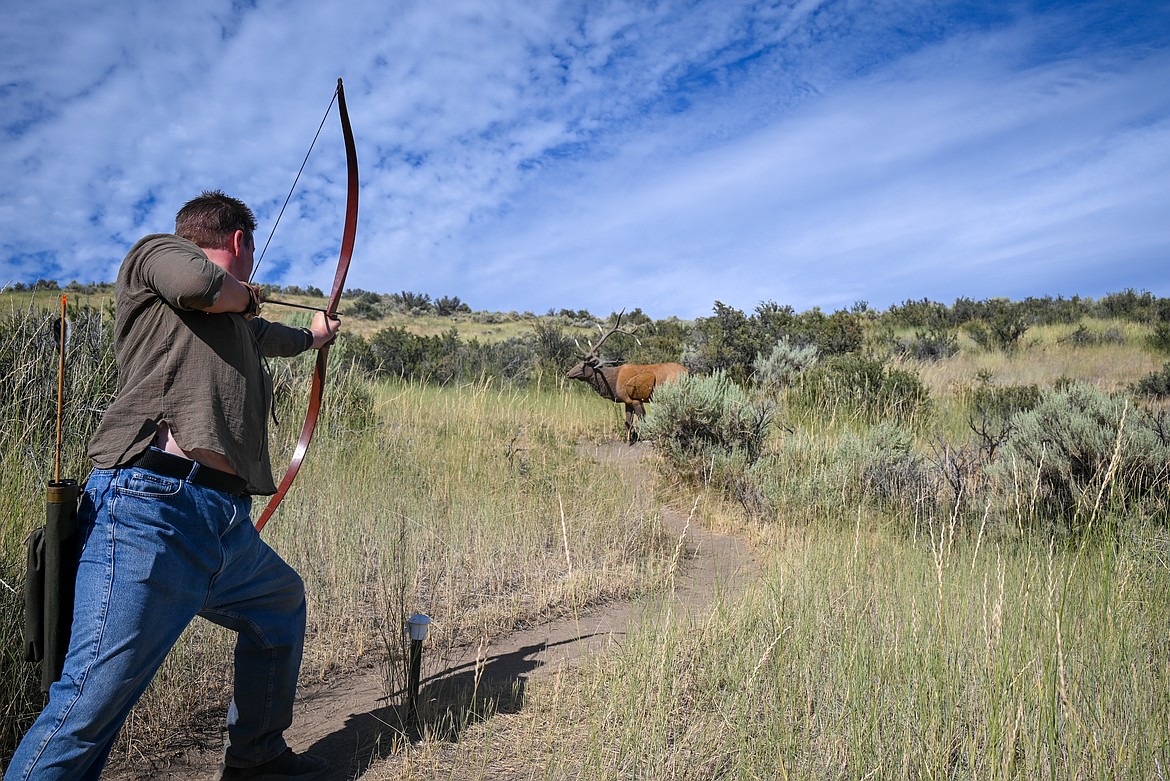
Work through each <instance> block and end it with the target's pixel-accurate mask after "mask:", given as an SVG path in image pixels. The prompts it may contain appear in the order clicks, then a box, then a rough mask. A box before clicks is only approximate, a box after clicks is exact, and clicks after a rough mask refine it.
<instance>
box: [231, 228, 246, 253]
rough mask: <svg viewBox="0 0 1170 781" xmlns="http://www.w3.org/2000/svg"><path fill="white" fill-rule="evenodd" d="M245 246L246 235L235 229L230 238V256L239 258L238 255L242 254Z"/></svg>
mask: <svg viewBox="0 0 1170 781" xmlns="http://www.w3.org/2000/svg"><path fill="white" fill-rule="evenodd" d="M247 244H248V237H247V235H245V234H244V231H242V230H240V229H238V228H237V229H236V232H235V233H233V234H232V238H231V250H232V254H233V255H235V256H236V257H237V258H238V257H240V255H243V254H244V247H245V246H247Z"/></svg>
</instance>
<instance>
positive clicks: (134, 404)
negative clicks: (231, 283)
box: [89, 234, 313, 494]
mask: <svg viewBox="0 0 1170 781" xmlns="http://www.w3.org/2000/svg"><path fill="white" fill-rule="evenodd" d="M226 276H227V272H226V271H224V270H223V269H221V268H220V267H219V266H216V265H215V264H214V263H212V262H211V261H210V260H208V258H207V255H206V254H204V252H203V250H201V249H199V247H197V246H196V245H195V244H193V243H191V242H189V241H187V240H186V239H182V238H179V237H178V236H173V235H170V234H155V235H152V236H147V237H146V238H144V239H142V240H141V241H139V242H138V243H137V244H136V245H134V248H133V249H131V250H130V253H129V254H128V255H127V256H126V259H125V260H124V261H122V267H121V269H120V270H119V271H118V281H117V284H116V285H115V305H116V312H115V342H114V353H115V358H116V360H117V364H118V394H117V398H115V399H114V401H113V403H112V404H110V406H109V407H108V408H107V409H106V411H105V413H104V415H103V416H102V422H101V424H100V425H99V426H98V429H97V432H96V433H95V434H94V436H93V439H92V440H90V443H89V456H90V458H91V459H92V460H93V463H94V465H95V466H97V467H98V468H99V469H114V468H116V467H119V466H124V465H126V464H128V463H131V462H133V461H134V460H135V459H136V458H138V456H140V455H141V454H142V453H143V452H145V451H146V449H147V448H148V447H150V446H151V445H152V444H153V443H154V440H155V435H156V434H157V433H158V429H159V425H160V424H161V423H162V422H164V421H165V422H166V423H167V425H168V426H169V427H170V429H171V434H172V435H173V436H174V438H175V441H176V442H178V443H179V445H180V446H181V447H182V448H183V449H184V450H188V451H190V450H195V449H206V450H212V451H214V452H216V453H222V454H223V455H224V456H226V457H227V459H228V462H229V463H230V464H231V465H232V467H233V468H234V469H235V470H236V473H237V474H238V475H240V477H243V478H244V479H245V480H246V481H247V488H246V491H247V492H248V493H250V494H272V493H275V492H276V485H275V484H274V483H273V480H272V465H271V464H270V463H269V459H268V416H269V412H270V404H271V399H272V379H271V377H270V376H269V374H268V371H267V367H266V366H265V363H264V357H273V356H291V355H297V354H298V353H301V352H304V351H305V350H307V349H309V348H310V347H311V346H312V342H313V336H312V334H311V333H309V332H308V331H306V330H305V329H301V328H292V327H290V326H286V325H283V324H281V323H270V322H268V321H267V320H264V319H262V318H259V317H256V318H253V319H252V320H246V319H245V318H244V317H243V315H241V314H237V313H234V312H233V313H218V314H211V313H208V312H204V311H202V310H203V309H204V308H206V307H209V306H212V305H213V304H214V303H215V301H216V299H217V298H218V297H219V292H220V290H221V288H222V286H223V281H224V278H225V277H226Z"/></svg>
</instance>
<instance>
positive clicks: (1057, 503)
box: [997, 383, 1170, 529]
mask: <svg viewBox="0 0 1170 781" xmlns="http://www.w3.org/2000/svg"><path fill="white" fill-rule="evenodd" d="M1018 467H1023V469H1020V468H1018ZM997 468H998V469H999V470H1000V471H1001V472H1002V473H1004V474H1006V475H1009V476H1010V477H1011V479H1012V480H1013V481H1016V485H1015V487H1016V489H1017V490H1018V492H1020V493H1023V494H1024V495H1027V494H1029V493H1031V485H1032V481H1037V482H1038V485H1039V486H1040V487H1041V488H1042V493H1041V495H1040V496H1039V497H1038V499H1040V500H1041V501H1042V502H1043V503H1044V504H1045V505H1046V506H1045V507H1044V508H1041V509H1049V510H1051V514H1052V515H1053V516H1054V517H1056V518H1058V519H1061V520H1063V521H1065V522H1067V523H1068V525H1069V527H1070V528H1073V529H1075V528H1076V527H1077V526H1079V525H1082V524H1087V523H1088V522H1090V520H1091V519H1092V518H1094V517H1096V515H1095V513H1096V511H1097V510H1098V509H1099V503H1100V501H1101V500H1103V499H1104V498H1106V496H1107V497H1108V498H1109V499H1111V500H1114V501H1119V502H1120V503H1121V504H1122V505H1123V506H1124V505H1129V504H1131V503H1133V502H1135V501H1138V500H1140V499H1142V498H1143V497H1144V496H1146V495H1147V494H1148V493H1150V492H1151V491H1152V490H1153V489H1155V488H1163V489H1164V485H1165V480H1166V478H1167V477H1168V476H1170V474H1168V473H1170V443H1168V442H1167V440H1166V437H1164V436H1162V435H1161V434H1160V433H1159V423H1158V421H1157V419H1156V418H1155V417H1154V416H1153V415H1151V413H1149V412H1146V411H1144V410H1141V409H1137V408H1134V407H1133V406H1132V405H1131V404H1130V402H1129V400H1128V399H1127V398H1125V397H1123V396H1120V395H1115V394H1107V393H1104V392H1103V391H1100V390H1098V389H1096V388H1094V387H1092V386H1090V385H1086V384H1084V383H1072V384H1069V385H1067V386H1066V387H1064V388H1063V389H1061V390H1053V391H1050V392H1047V393H1045V394H1044V395H1043V396H1042V397H1041V399H1040V401H1039V403H1038V404H1037V405H1036V407H1035V408H1034V409H1033V410H1031V411H1029V412H1022V413H1020V414H1018V415H1017V416H1016V418H1015V428H1014V430H1013V431H1012V433H1011V434H1010V435H1009V436H1008V438H1007V440H1006V441H1005V443H1004V446H1003V448H1002V451H1001V458H1000V462H999V464H998V465H997ZM1107 492H1108V493H1107Z"/></svg>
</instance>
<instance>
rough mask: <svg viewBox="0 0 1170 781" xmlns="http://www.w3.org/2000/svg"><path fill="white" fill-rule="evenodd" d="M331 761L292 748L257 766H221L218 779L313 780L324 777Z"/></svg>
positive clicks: (253, 780) (228, 780)
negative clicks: (296, 751)
mask: <svg viewBox="0 0 1170 781" xmlns="http://www.w3.org/2000/svg"><path fill="white" fill-rule="evenodd" d="M328 770H329V763H328V762H326V761H325V760H324V759H322V758H321V757H315V756H313V755H312V754H297V753H294V752H293V750H292V749H291V748H288V749H285V750H284V753H283V754H281V755H280V756H278V757H277V758H276V759H270V760H268V761H267V762H265V763H264V764H262V765H256V766H255V767H228V766H226V765H220V766H219V775H218V776H217V777H216V778H217V779H218V781H313V780H314V779H319V778H324V777H325V773H326V772H327V771H328Z"/></svg>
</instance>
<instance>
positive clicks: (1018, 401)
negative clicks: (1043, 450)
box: [967, 383, 1040, 461]
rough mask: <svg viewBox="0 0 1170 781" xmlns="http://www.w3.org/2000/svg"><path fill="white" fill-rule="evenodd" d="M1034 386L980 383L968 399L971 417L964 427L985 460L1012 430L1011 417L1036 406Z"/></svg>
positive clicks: (1037, 393)
mask: <svg viewBox="0 0 1170 781" xmlns="http://www.w3.org/2000/svg"><path fill="white" fill-rule="evenodd" d="M1039 401H1040V388H1039V386H1037V385H1005V386H1002V387H996V386H994V385H988V384H987V383H982V384H980V385H979V386H978V387H976V388H975V392H974V393H973V394H972V397H971V414H970V415H969V416H968V417H967V426H968V427H969V428H970V429H971V431H972V432H974V433H975V436H976V437H978V438H979V443H980V448H981V449H982V451H983V453H984V454H985V457H986V459H987V460H988V461H990V460H992V459H994V458H995V454H996V451H997V450H999V448H1000V446H1001V445H1002V444H1003V443H1004V441H1005V440H1007V438H1008V436H1010V435H1011V433H1012V432H1013V431H1014V430H1015V429H1014V421H1015V416H1016V415H1017V414H1018V413H1020V412H1027V411H1029V410H1031V409H1033V408H1035V406H1036V405H1037V404H1038V403H1039Z"/></svg>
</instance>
